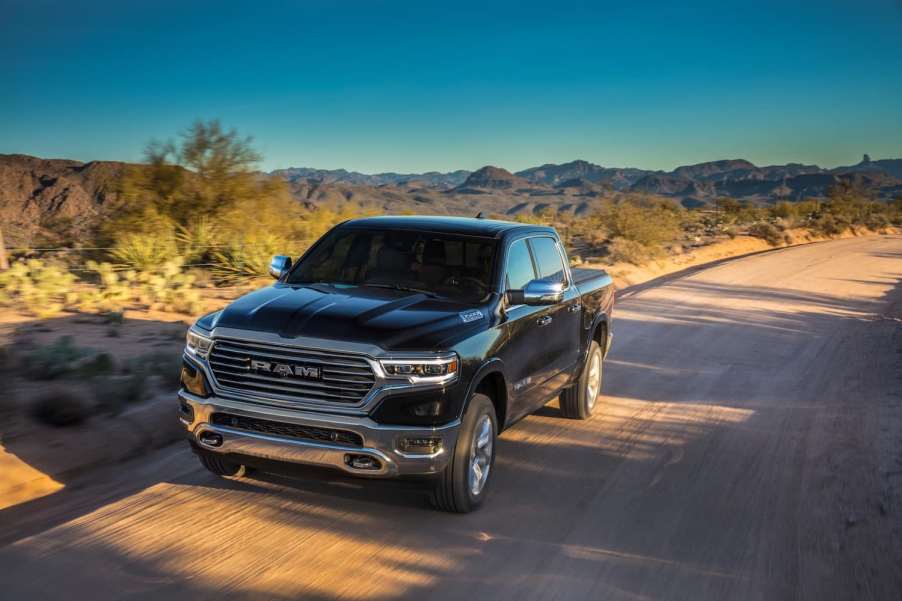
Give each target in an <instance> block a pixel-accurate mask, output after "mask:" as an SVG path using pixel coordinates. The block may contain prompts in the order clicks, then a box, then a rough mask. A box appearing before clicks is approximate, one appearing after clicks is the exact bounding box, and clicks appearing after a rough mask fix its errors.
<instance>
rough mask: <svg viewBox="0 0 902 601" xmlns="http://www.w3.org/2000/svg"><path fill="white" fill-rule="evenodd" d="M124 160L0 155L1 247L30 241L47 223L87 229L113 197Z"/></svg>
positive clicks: (82, 229)
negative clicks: (82, 159)
mask: <svg viewBox="0 0 902 601" xmlns="http://www.w3.org/2000/svg"><path fill="white" fill-rule="evenodd" d="M125 166H126V163H117V162H110V161H92V162H89V163H80V162H78V161H69V160H64V159H39V158H36V157H32V156H28V155H21V154H7V155H0V223H2V224H3V226H4V227H3V230H4V231H3V234H4V237H5V241H6V245H7V246H9V247H15V246H16V245H18V244H22V243H30V241H31V240H32V239H33V238H34V236H35V235H36V234H37V233H38V232H39V231H40V230H41V229H42V228H43V227H46V226H47V225H48V224H49V223H51V222H54V223H55V224H56V225H60V224H63V223H64V222H65V224H66V226H67V227H68V228H69V229H71V231H73V232H74V233H76V234H77V233H78V232H80V231H85V230H87V229H88V228H90V227H92V226H93V225H94V224H95V223H96V221H97V219H98V216H99V215H100V214H101V211H102V209H103V206H104V205H105V204H106V203H107V202H109V201H111V200H114V199H115V198H116V188H117V181H118V178H119V176H120V175H121V173H122V170H123V168H124V167H125Z"/></svg>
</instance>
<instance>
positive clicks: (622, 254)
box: [608, 238, 660, 265]
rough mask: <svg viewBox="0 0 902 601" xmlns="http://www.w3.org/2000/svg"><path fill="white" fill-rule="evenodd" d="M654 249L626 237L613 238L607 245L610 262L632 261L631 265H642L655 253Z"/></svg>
mask: <svg viewBox="0 0 902 601" xmlns="http://www.w3.org/2000/svg"><path fill="white" fill-rule="evenodd" d="M654 250H655V249H653V248H652V247H649V246H645V245H644V244H640V243H639V242H636V241H635V240H628V239H626V238H615V239H614V241H613V242H611V245H610V246H609V247H608V252H609V253H610V260H611V262H613V263H632V264H633V265H642V264H643V263H645V262H647V261H648V260H650V259H651V258H652V257H653V256H654V254H655V253H654ZM658 252H660V251H658Z"/></svg>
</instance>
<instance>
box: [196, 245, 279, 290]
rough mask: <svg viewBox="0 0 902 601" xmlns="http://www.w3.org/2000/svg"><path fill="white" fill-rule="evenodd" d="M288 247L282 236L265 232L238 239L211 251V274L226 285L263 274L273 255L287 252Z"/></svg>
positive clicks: (266, 271)
mask: <svg viewBox="0 0 902 601" xmlns="http://www.w3.org/2000/svg"><path fill="white" fill-rule="evenodd" d="M288 246H289V242H288V241H287V240H285V239H284V238H282V237H280V236H277V235H274V234H268V233H265V232H259V233H256V234H253V235H248V236H245V237H243V238H239V239H237V240H235V241H234V242H232V243H229V244H227V245H226V246H225V247H224V248H222V249H220V250H218V251H216V252H214V253H213V257H212V262H213V267H212V273H213V276H214V278H215V279H216V280H217V281H219V282H221V283H225V284H234V283H238V282H241V281H243V280H248V279H252V278H258V277H265V276H266V275H267V273H268V270H269V262H270V259H271V258H272V256H273V255H278V254H287V253H289V252H290V251H289V250H287V248H288Z"/></svg>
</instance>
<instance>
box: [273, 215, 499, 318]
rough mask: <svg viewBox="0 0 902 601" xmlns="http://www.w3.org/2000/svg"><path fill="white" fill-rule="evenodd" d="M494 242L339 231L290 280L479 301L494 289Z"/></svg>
mask: <svg viewBox="0 0 902 601" xmlns="http://www.w3.org/2000/svg"><path fill="white" fill-rule="evenodd" d="M496 244H497V242H496V241H495V240H494V239H491V238H481V237H476V236H460V235H454V234H442V233H433V232H415V231H408V230H372V229H366V230H363V229H356V228H337V229H334V230H332V231H331V232H330V233H328V234H327V235H326V237H325V238H323V239H322V240H321V241H320V242H319V244H317V245H316V248H314V249H313V250H312V251H311V252H310V254H308V255H307V256H306V257H305V258H304V260H303V261H301V262H300V263H299V264H298V266H297V267H296V268H295V269H293V270H292V272H291V274H290V275H289V277H288V280H287V282H288V283H289V284H328V285H333V286H341V287H345V286H372V287H383V288H395V289H398V290H411V291H416V292H423V293H426V294H429V295H435V296H441V297H445V298H450V299H455V300H460V301H471V302H472V301H478V300H480V299H482V298H484V297H485V296H486V295H487V294H488V293H489V291H490V290H491V289H492V274H493V273H494V266H495V254H496V253H495V248H496Z"/></svg>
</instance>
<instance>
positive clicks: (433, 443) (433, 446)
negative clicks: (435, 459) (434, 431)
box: [398, 436, 442, 455]
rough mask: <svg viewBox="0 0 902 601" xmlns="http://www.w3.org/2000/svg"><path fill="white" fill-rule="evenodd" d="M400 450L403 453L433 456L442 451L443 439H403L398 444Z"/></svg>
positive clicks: (430, 437)
mask: <svg viewBox="0 0 902 601" xmlns="http://www.w3.org/2000/svg"><path fill="white" fill-rule="evenodd" d="M398 449H399V450H400V451H401V452H402V453H416V454H418V455H432V454H433V453H438V452H439V451H440V450H441V449H442V439H441V438H437V437H434V436H427V437H418V438H412V437H411V438H406V437H405V438H402V439H401V440H400V442H399V443H398Z"/></svg>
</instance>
